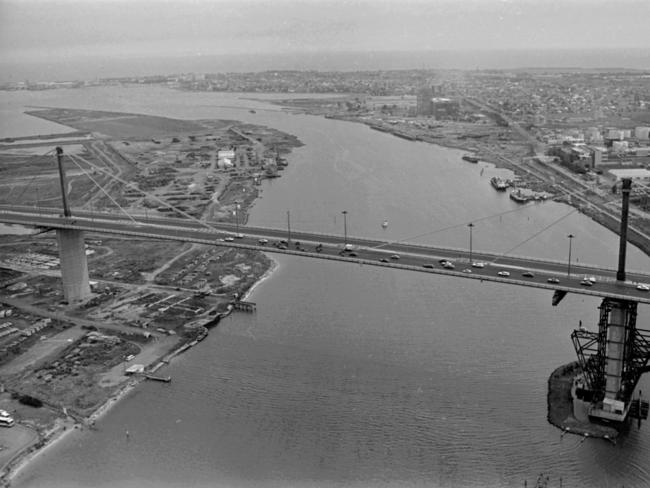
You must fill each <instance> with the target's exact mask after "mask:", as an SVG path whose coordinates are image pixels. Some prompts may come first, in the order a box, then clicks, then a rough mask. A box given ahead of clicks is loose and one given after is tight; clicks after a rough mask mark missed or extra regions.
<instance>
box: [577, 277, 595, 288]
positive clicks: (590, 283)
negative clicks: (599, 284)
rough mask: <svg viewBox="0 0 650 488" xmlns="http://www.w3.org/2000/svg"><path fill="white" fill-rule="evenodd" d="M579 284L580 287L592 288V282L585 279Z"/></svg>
mask: <svg viewBox="0 0 650 488" xmlns="http://www.w3.org/2000/svg"><path fill="white" fill-rule="evenodd" d="M580 284H581V285H582V286H594V284H593V282H592V281H591V280H589V279H587V278H585V279H584V280H582V281H581V282H580Z"/></svg>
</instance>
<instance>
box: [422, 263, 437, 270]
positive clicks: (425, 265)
mask: <svg viewBox="0 0 650 488" xmlns="http://www.w3.org/2000/svg"><path fill="white" fill-rule="evenodd" d="M422 267H423V268H427V269H434V268H435V266H434V265H433V264H430V263H427V264H423V265H422Z"/></svg>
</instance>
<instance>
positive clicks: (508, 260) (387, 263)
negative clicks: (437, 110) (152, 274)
mask: <svg viewBox="0 0 650 488" xmlns="http://www.w3.org/2000/svg"><path fill="white" fill-rule="evenodd" d="M56 152H57V161H58V165H59V176H60V184H61V197H62V200H63V213H61V210H60V209H44V208H34V207H12V206H3V207H0V222H4V223H9V224H20V225H25V226H32V227H36V228H41V229H46V230H55V231H56V234H57V239H58V243H59V255H60V261H61V281H62V285H63V291H64V296H65V298H66V300H67V301H68V302H76V301H82V300H85V299H87V298H89V297H90V296H91V292H90V286H89V281H88V265H87V261H86V254H85V248H84V233H85V232H93V233H105V234H113V235H122V236H127V237H139V238H145V239H165V240H176V241H183V242H193V243H198V244H206V245H213V246H223V247H232V248H242V249H252V250H258V251H264V252H271V253H279V254H287V255H294V256H303V257H308V258H314V259H321V260H331V261H341V262H345V263H349V264H353V265H357V266H358V265H362V266H364V265H371V266H380V267H386V268H393V269H401V270H406V271H417V272H421V273H430V274H436V275H442V276H448V277H455V278H463V279H473V280H481V281H488V282H498V283H504V284H509V285H515V286H525V287H532V288H539V289H544V290H549V291H552V292H553V300H552V304H553V305H557V304H559V303H560V301H561V300H562V298H563V297H564V296H565V295H566V294H567V293H578V294H582V295H591V296H594V297H600V298H602V302H601V306H600V318H599V322H598V331H597V332H590V331H587V330H584V329H582V328H581V329H580V330H576V331H574V332H573V333H572V335H571V338H572V341H573V344H574V347H575V350H576V354H577V356H578V361H579V363H580V366H581V369H582V374H583V380H584V383H585V385H586V386H585V388H583V389H581V391H582V393H581V394H582V395H583V398H584V399H586V400H588V401H589V402H590V403H591V407H590V410H589V416H590V418H592V419H596V420H598V421H607V422H614V423H615V424H622V423H623V422H625V420H626V419H627V418H628V415H630V416H636V417H637V418H641V416H644V418H647V409H645V414H643V411H644V409H643V408H641V405H640V401H637V400H634V399H633V398H632V395H633V393H634V390H635V388H636V385H637V384H638V381H639V379H640V377H641V375H642V374H643V373H645V372H648V371H650V367H649V366H648V362H649V361H650V330H642V329H638V328H637V326H636V317H637V306H638V304H639V303H644V304H650V290H649V289H648V286H647V283H650V274H648V272H647V271H645V270H643V271H638V272H628V271H626V269H625V257H626V246H627V221H628V213H629V196H630V190H631V184H632V183H631V180H629V179H624V180H623V186H622V191H621V194H622V198H623V205H622V214H621V230H620V245H619V260H618V268H617V269H609V268H603V267H597V266H587V265H584V264H581V265H577V264H574V265H573V266H572V265H571V261H570V258H569V261H568V263H566V264H565V263H563V262H559V261H550V260H542V259H534V258H529V257H522V256H505V255H497V254H492V253H487V252H482V251H473V250H472V248H471V244H470V249H469V250H460V249H456V248H448V247H436V246H426V245H417V244H412V243H406V242H388V241H381V240H374V239H366V238H359V237H353V236H348V235H347V230H346V231H345V234H344V236H343V239H341V236H333V235H324V234H316V233H308V232H295V231H294V232H291V231H290V229H289V228H287V229H286V230H285V229H272V228H261V227H248V226H246V227H240V226H239V225H238V224H237V225H235V226H233V225H232V224H224V223H219V222H206V221H202V220H198V219H196V218H195V217H192V216H190V215H188V214H186V213H184V212H183V211H182V210H179V209H174V210H175V211H176V212H177V213H180V214H181V215H184V216H185V217H186V219H185V220H182V219H170V218H148V217H145V218H144V219H142V218H140V217H138V218H135V217H133V216H131V215H128V214H126V215H124V216H121V215H115V214H111V213H98V212H75V215H74V216H73V215H72V212H71V211H70V208H69V206H68V203H67V195H66V191H65V189H66V188H67V185H66V181H65V173H64V171H63V165H62V157H63V151H62V149H61V148H57V149H56ZM95 169H97V170H99V171H102V172H104V170H103V169H101V168H98V167H95ZM110 176H112V175H110ZM113 178H114V179H116V180H117V181H120V182H121V183H123V184H127V185H129V183H128V182H124V181H122V180H120V179H119V177H113ZM139 191H140V190H139ZM142 193H145V192H142ZM152 198H155V199H156V200H159V199H157V198H156V197H152ZM161 203H164V204H165V205H167V206H168V207H170V208H173V207H171V206H170V205H169V204H167V203H166V202H161ZM470 235H471V234H470ZM470 243H471V239H470ZM635 402H636V403H635ZM630 412H632V413H630Z"/></svg>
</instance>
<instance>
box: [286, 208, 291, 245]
mask: <svg viewBox="0 0 650 488" xmlns="http://www.w3.org/2000/svg"><path fill="white" fill-rule="evenodd" d="M287 242H288V243H289V244H291V212H290V211H289V210H287Z"/></svg>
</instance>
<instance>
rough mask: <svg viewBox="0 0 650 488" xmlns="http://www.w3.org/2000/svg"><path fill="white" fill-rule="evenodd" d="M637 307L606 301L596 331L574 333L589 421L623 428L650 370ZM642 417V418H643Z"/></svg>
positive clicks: (624, 213) (649, 336)
mask: <svg viewBox="0 0 650 488" xmlns="http://www.w3.org/2000/svg"><path fill="white" fill-rule="evenodd" d="M631 187H632V180H630V179H629V178H624V179H623V181H622V194H623V202H622V207H621V230H620V240H619V253H618V271H617V273H616V279H617V280H618V281H621V282H624V281H625V255H626V246H627V226H628V213H629V205H630V191H631ZM637 305H638V302H635V301H632V300H622V299H613V298H604V299H603V301H602V303H601V305H600V320H599V321H598V332H588V331H587V330H585V329H583V328H582V327H581V328H580V330H576V331H574V332H573V333H572V334H571V340H572V341H573V346H574V348H575V350H576V353H577V355H578V362H579V363H580V366H581V367H582V371H583V380H584V383H585V384H586V388H581V389H580V391H577V392H576V393H577V396H578V397H580V396H582V398H581V399H583V400H588V401H590V402H591V404H590V407H589V411H588V414H589V418H590V419H595V420H602V421H606V422H614V423H617V424H620V423H623V422H624V421H625V420H626V418H627V416H628V413H629V411H630V406H631V405H632V404H633V402H632V395H633V393H634V389H635V388H636V385H637V383H638V382H639V379H640V378H641V375H642V374H643V373H645V372H647V371H649V370H650V368H648V366H647V364H648V361H650V330H641V329H637V327H636V317H637ZM639 418H640V417H639Z"/></svg>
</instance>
